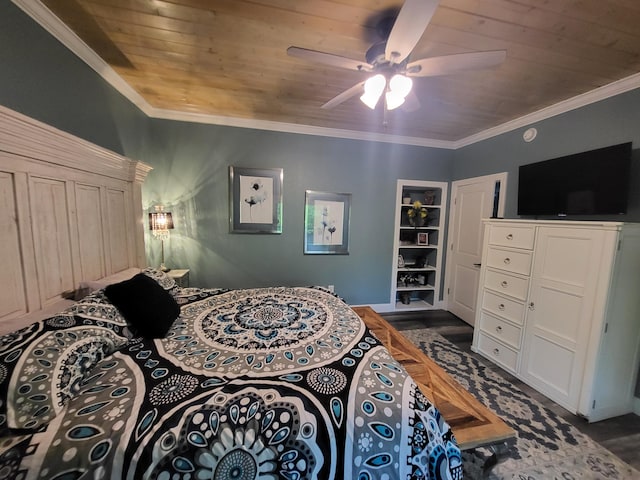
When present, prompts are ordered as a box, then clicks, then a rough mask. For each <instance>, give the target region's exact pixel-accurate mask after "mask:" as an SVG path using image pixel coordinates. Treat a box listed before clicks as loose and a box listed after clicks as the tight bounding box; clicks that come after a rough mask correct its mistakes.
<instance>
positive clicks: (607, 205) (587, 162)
mask: <svg viewBox="0 0 640 480" xmlns="http://www.w3.org/2000/svg"><path fill="white" fill-rule="evenodd" d="M630 169H631V142H628V143H621V144H619V145H612V146H610V147H605V148H599V149H597V150H590V151H588V152H582V153H576V154H573V155H567V156H565V157H559V158H554V159H551V160H545V161H543V162H536V163H530V164H528V165H522V166H521V167H520V169H519V177H518V215H524V216H562V217H564V216H567V215H614V214H621V213H626V212H627V197H628V193H629V174H630Z"/></svg>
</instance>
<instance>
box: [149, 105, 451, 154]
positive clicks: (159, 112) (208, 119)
mask: <svg viewBox="0 0 640 480" xmlns="http://www.w3.org/2000/svg"><path fill="white" fill-rule="evenodd" d="M149 116H150V117H152V118H157V119H163V120H176V121H182V122H193V123H206V124H212V125H224V126H228V127H240V128H254V129H257V130H271V131H274V132H285V133H297V134H302V135H316V136H322V137H334V138H345V139H350V140H366V141H370V142H386V143H400V144H404V145H415V146H419V147H433V148H443V149H451V148H452V142H449V141H444V140H433V139H429V138H419V137H406V136H401V135H389V134H384V133H372V132H358V131H355V130H342V129H338V128H326V127H314V126H311V125H300V124H296V123H285V122H273V121H268V120H251V119H245V118H236V117H225V116H220V115H209V114H203V113H189V112H179V111H176V110H165V109H156V108H152V109H151V111H150V113H149Z"/></svg>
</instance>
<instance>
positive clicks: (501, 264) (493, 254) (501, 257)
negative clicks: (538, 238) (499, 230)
mask: <svg viewBox="0 0 640 480" xmlns="http://www.w3.org/2000/svg"><path fill="white" fill-rule="evenodd" d="M531 256H532V255H531V252H525V251H517V250H507V249H504V248H497V247H489V250H488V251H487V259H486V262H487V266H488V267H494V268H499V269H500V270H506V271H508V272H514V273H520V274H522V275H529V273H530V271H531Z"/></svg>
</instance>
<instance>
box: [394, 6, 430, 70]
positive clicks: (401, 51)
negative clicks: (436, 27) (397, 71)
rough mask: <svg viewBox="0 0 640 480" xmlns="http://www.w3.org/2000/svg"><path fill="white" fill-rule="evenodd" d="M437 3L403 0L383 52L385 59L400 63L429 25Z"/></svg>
mask: <svg viewBox="0 0 640 480" xmlns="http://www.w3.org/2000/svg"><path fill="white" fill-rule="evenodd" d="M438 3H439V2H438V0H405V2H404V5H403V6H402V8H401V9H400V13H399V14H398V18H396V21H395V23H394V24H393V28H392V29H391V33H390V34H389V39H388V40H387V46H386V48H385V52H384V57H385V59H386V60H387V61H389V62H391V63H400V62H402V61H403V60H404V59H405V58H407V57H408V56H409V54H410V53H411V51H412V50H413V48H414V47H415V46H416V44H417V43H418V41H419V40H420V37H422V34H423V33H424V31H425V29H426V28H427V25H429V22H430V21H431V17H433V14H434V13H435V11H436V8H438Z"/></svg>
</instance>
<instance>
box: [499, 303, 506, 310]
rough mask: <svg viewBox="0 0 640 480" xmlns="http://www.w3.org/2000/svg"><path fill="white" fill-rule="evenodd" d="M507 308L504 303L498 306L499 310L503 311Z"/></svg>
mask: <svg viewBox="0 0 640 480" xmlns="http://www.w3.org/2000/svg"><path fill="white" fill-rule="evenodd" d="M505 308H506V307H505V306H504V303H501V304H500V305H498V310H500V311H502V310H504V309H505Z"/></svg>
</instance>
